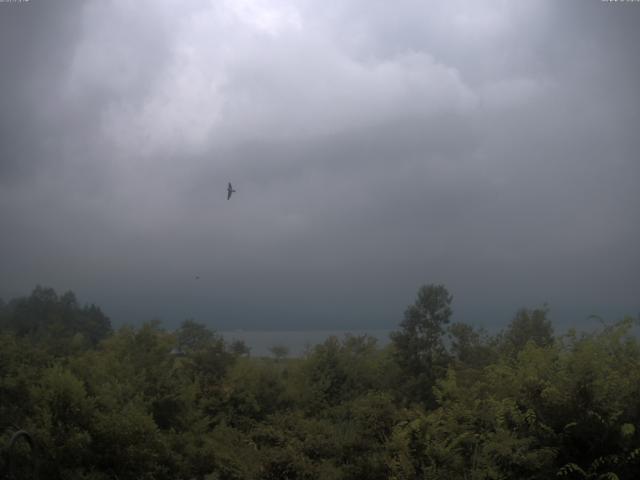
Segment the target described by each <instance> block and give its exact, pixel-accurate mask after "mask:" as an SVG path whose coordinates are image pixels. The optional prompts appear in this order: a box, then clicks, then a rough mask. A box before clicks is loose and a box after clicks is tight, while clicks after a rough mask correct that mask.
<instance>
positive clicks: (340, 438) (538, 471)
mask: <svg viewBox="0 0 640 480" xmlns="http://www.w3.org/2000/svg"><path fill="white" fill-rule="evenodd" d="M451 303H452V297H451V295H450V294H449V293H448V292H447V290H446V288H444V287H443V286H439V285H430V286H425V287H422V288H421V289H420V290H419V291H418V295H417V298H416V301H415V304H413V305H411V306H409V307H408V309H407V310H406V312H405V316H404V320H403V321H402V322H401V323H400V325H399V328H398V330H397V331H396V332H394V333H393V335H392V342H391V344H390V345H389V346H388V347H385V348H380V347H378V346H377V345H376V342H375V340H374V339H372V338H370V337H367V336H363V337H349V336H347V337H345V338H343V339H338V338H334V337H332V338H328V339H327V340H326V341H325V342H324V343H322V344H320V345H317V346H316V347H314V348H313V349H312V350H310V351H309V352H308V353H307V354H306V355H305V356H304V357H302V358H286V350H285V351H281V349H280V350H277V351H276V349H274V358H254V357H251V356H250V355H249V352H248V349H247V348H246V346H245V345H243V344H242V343H239V342H236V343H234V344H229V343H227V342H225V340H224V339H223V338H221V337H220V336H219V335H217V334H215V333H214V332H212V331H210V330H209V329H207V328H206V327H205V326H204V325H201V324H198V323H197V322H195V321H185V322H184V323H183V324H182V326H181V327H180V328H179V329H177V330H176V331H174V332H169V331H165V330H164V329H162V327H161V325H160V324H159V323H157V322H149V323H146V324H144V325H142V326H140V327H139V328H133V327H123V328H120V329H119V330H117V331H115V332H114V331H112V329H111V325H110V322H109V320H108V318H107V317H106V316H105V315H104V314H103V313H102V312H101V311H100V309H99V308H97V307H95V306H89V307H81V306H79V305H78V303H77V301H76V298H75V296H74V295H73V294H72V293H66V294H64V295H62V296H58V295H57V294H56V293H55V292H54V291H53V290H51V289H46V288H41V287H38V288H36V289H35V290H34V291H33V293H32V294H31V295H30V296H29V297H26V298H19V299H14V300H11V301H9V302H8V303H6V304H5V303H0V328H1V333H0V422H1V423H2V427H3V430H2V432H1V434H2V436H1V437H0V441H1V443H0V446H4V445H7V444H8V442H9V439H10V437H11V435H12V434H13V433H15V431H16V430H17V429H19V428H22V429H25V430H26V431H27V432H29V433H30V434H31V437H32V438H33V442H34V447H33V451H32V450H31V449H30V448H29V447H28V444H27V443H26V442H19V441H18V442H16V443H15V444H14V445H13V448H12V449H11V450H8V449H5V450H4V451H3V452H2V458H0V477H1V476H2V471H3V470H4V472H5V475H8V476H9V477H11V476H16V477H20V476H23V477H25V478H26V477H29V476H34V477H37V478H48V479H76V478H77V479H107V478H117V479H145V478H146V479H191V478H201V479H202V478H209V479H274V480H275V479H278V480H280V479H423V478H424V479H431V478H433V479H543V478H544V479H548V478H566V479H583V478H584V479H598V478H609V479H615V478H620V479H632V478H640V431H639V427H640V344H639V343H638V341H637V339H636V338H635V337H634V336H633V328H634V327H635V320H633V319H631V318H630V317H628V318H625V319H623V320H621V321H620V322H618V323H616V324H612V325H608V326H603V328H602V329H600V330H599V331H596V332H590V333H582V334H578V333H576V332H569V333H568V334H567V335H564V336H561V337H557V336H554V332H553V328H552V325H551V323H550V322H549V320H548V318H547V317H548V312H547V310H546V308H540V309H534V310H521V311H519V312H517V314H516V315H515V317H514V318H513V320H512V322H511V323H510V324H509V325H508V326H507V327H506V328H505V330H504V331H503V332H501V333H500V334H498V335H495V336H490V335H488V334H486V333H484V332H482V331H478V330H476V329H475V328H473V327H472V326H470V325H466V324H462V323H454V324H452V323H451V322H450V317H451ZM34 459H35V461H34ZM9 462H12V465H9Z"/></svg>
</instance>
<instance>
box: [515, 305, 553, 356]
mask: <svg viewBox="0 0 640 480" xmlns="http://www.w3.org/2000/svg"><path fill="white" fill-rule="evenodd" d="M548 313H549V308H548V307H547V306H546V305H544V306H543V307H542V308H536V309H534V310H527V309H526V308H523V309H521V310H518V312H517V313H516V315H515V317H514V318H513V320H511V323H510V324H509V326H508V327H507V329H506V331H505V333H504V335H503V348H504V349H505V350H506V351H507V352H511V353H513V354H516V353H518V352H519V351H520V350H522V349H523V348H524V346H525V345H526V344H527V343H528V342H530V341H531V342H533V343H535V344H536V345H537V346H538V347H547V346H549V345H552V344H553V340H554V337H553V325H552V324H551V321H550V320H549V319H548V318H547V315H548Z"/></svg>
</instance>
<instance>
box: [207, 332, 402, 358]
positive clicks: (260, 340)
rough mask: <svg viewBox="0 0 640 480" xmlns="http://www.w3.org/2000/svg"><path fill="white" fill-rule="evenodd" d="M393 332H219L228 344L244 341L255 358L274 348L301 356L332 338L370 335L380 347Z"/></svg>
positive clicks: (265, 354) (268, 352)
mask: <svg viewBox="0 0 640 480" xmlns="http://www.w3.org/2000/svg"><path fill="white" fill-rule="evenodd" d="M391 331H392V330H310V331H296V330H291V331H252V330H247V331H245V330H234V331H227V332H218V333H219V334H221V335H222V336H223V337H224V339H225V340H226V341H227V342H231V341H233V340H242V341H244V342H245V343H246V344H247V346H248V347H249V348H250V349H251V355H252V356H255V357H260V356H267V355H271V352H270V351H269V349H270V348H271V347H273V346H276V345H278V346H280V345H281V346H284V347H287V348H288V349H289V355H290V356H292V357H294V356H300V355H302V354H303V353H304V352H305V350H306V349H307V348H309V347H313V346H314V345H317V344H319V343H322V342H324V341H325V340H326V339H327V338H329V337H330V336H332V335H333V336H336V337H338V338H340V339H342V338H343V337H344V336H345V335H354V336H358V335H369V336H371V337H374V338H375V339H376V340H377V341H378V345H379V346H384V345H387V344H388V343H389V341H390V340H389V334H390V333H391Z"/></svg>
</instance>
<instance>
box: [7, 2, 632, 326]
mask: <svg viewBox="0 0 640 480" xmlns="http://www.w3.org/2000/svg"><path fill="white" fill-rule="evenodd" d="M52 5H53V3H47V4H46V5H45V4H44V3H43V4H40V3H37V2H28V5H27V7H28V8H23V7H22V6H20V5H13V6H12V5H0V6H2V10H0V18H1V20H0V21H2V22H3V25H4V24H6V25H7V26H8V29H7V30H5V29H2V30H0V31H2V35H3V39H4V37H8V38H17V39H19V40H21V43H24V45H23V49H22V50H18V49H16V48H9V47H8V46H7V44H6V43H5V42H3V46H2V48H3V50H2V58H1V60H2V66H3V72H4V71H10V72H11V73H9V74H7V75H6V76H5V75H3V76H2V82H3V83H2V85H3V87H4V88H3V90H2V92H1V94H0V95H1V96H0V98H1V101H2V105H3V106H6V108H3V109H2V111H1V113H0V116H1V119H0V121H1V122H2V125H3V129H2V139H3V141H2V146H1V147H0V149H2V153H3V157H2V165H1V166H0V173H1V174H2V181H1V182H0V200H1V203H0V214H2V216H3V218H4V219H5V221H4V224H5V226H6V232H8V233H7V234H5V235H3V237H2V239H1V240H0V248H1V250H0V251H1V252H2V256H3V263H4V265H5V273H6V275H5V278H2V279H0V280H1V283H0V295H2V296H3V297H7V296H9V295H13V294H16V293H23V292H25V291H27V290H28V289H29V288H31V287H32V286H33V285H34V284H35V283H44V284H50V285H53V286H55V287H56V288H58V289H66V288H72V289H73V290H75V291H76V292H77V293H78V294H79V295H80V297H81V298H86V299H87V300H90V301H96V302H98V303H99V304H101V305H103V306H104V307H105V309H106V310H107V312H108V313H111V314H112V315H113V316H114V318H115V319H116V320H121V321H123V320H140V319H146V318H150V317H152V316H162V317H164V318H165V319H166V320H169V321H174V322H175V321H177V320H179V319H181V318H184V317H188V316H195V317H196V318H198V319H200V320H203V321H211V322H212V323H213V324H214V325H216V326H218V327H219V328H231V327H233V326H238V327H243V328H276V327H279V326H287V327H289V328H291V327H296V326H297V327H300V328H316V327H318V326H320V325H322V326H327V325H329V326H332V327H339V326H341V325H344V326H360V327H366V326H375V327H380V326H393V325H395V323H396V322H397V320H398V319H399V317H400V316H401V313H402V310H403V309H404V307H405V306H406V304H407V303H409V302H410V301H412V296H413V294H414V292H415V290H416V288H417V287H418V286H419V285H420V284H421V283H428V282H444V283H445V284H446V285H447V286H448V287H449V288H450V289H451V290H452V291H453V293H454V295H455V297H456V311H457V312H459V314H460V316H461V318H466V319H467V320H470V321H476V322H484V323H485V324H486V325H490V324H492V322H494V321H495V319H496V317H499V319H498V320H497V321H498V322H501V321H505V320H506V318H504V317H503V316H502V315H504V314H505V313H506V314H508V313H509V312H511V311H512V310H514V309H515V308H518V307H520V306H523V305H538V304H540V303H542V302H544V301H549V302H550V303H551V306H552V309H555V311H557V312H569V313H568V314H567V315H569V317H570V316H571V315H574V316H573V317H572V319H571V320H570V321H573V320H575V319H576V318H580V317H581V316H582V317H584V315H586V314H588V313H591V312H592V311H598V312H601V313H604V314H607V312H610V313H611V312H615V313H616V314H618V313H619V312H624V311H627V312H629V313H634V312H635V310H636V309H637V308H638V300H637V292H638V291H640V284H639V283H638V277H637V274H636V272H637V271H638V267H640V260H639V255H638V252H637V248H636V247H635V241H636V239H637V238H638V236H639V234H640V226H639V225H640V222H638V221H637V219H638V207H637V205H638V204H640V202H639V200H640V199H639V198H638V196H639V195H638V189H637V186H636V183H637V179H638V178H639V177H640V171H639V170H640V168H639V165H638V161H637V151H638V146H639V145H638V143H639V141H638V139H637V135H636V131H637V125H638V121H639V118H638V115H639V112H640V105H639V100H638V98H640V97H639V96H638V95H637V85H638V84H640V81H639V80H640V78H639V77H640V64H639V62H640V60H639V59H638V56H637V55H635V53H634V52H635V49H634V45H636V44H637V40H638V34H637V33H636V30H637V29H636V28H635V26H637V24H638V20H639V19H640V8H637V5H635V4H632V3H629V4H621V3H619V4H608V3H606V2H563V3H559V2H526V3H525V2H518V4H517V5H516V4H512V3H502V2H458V1H452V2H412V1H406V2H399V3H397V4H394V8H393V10H391V9H390V8H389V7H388V4H387V2H370V1H367V2H363V1H361V2H359V1H352V2H341V3H339V4H335V5H326V6H324V7H323V8H322V9H321V10H318V8H317V5H315V4H314V2H287V1H275V0H273V1H271V0H262V1H245V0H243V1H227V2H204V1H203V2H188V3H187V4H186V5H185V4H180V5H177V4H174V3H172V2H151V1H141V2H136V3H134V4H132V3H128V2H109V3H105V2H82V3H81V4H76V3H71V2H69V3H64V2H63V3H57V4H55V5H56V7H55V8H54V7H53V6H52ZM61 5H63V6H64V7H61ZM9 8H12V9H11V10H10V9H9ZM7 12H8V13H7ZM9 27H10V28H9ZM28 27H29V28H35V29H36V30H37V34H35V35H27V34H26V33H24V32H25V30H26V29H27V28H28ZM36 27H37V28H36ZM7 32H9V33H7ZM11 32H12V33H11ZM54 38H55V39H56V41H53V39H54ZM5 66H7V67H9V68H8V69H6V68H5ZM25 131H27V132H29V133H28V135H25ZM18 172H19V175H18ZM227 181H232V182H233V183H234V186H235V187H236V188H237V190H238V192H237V194H236V195H234V196H233V197H232V199H231V200H230V201H227V200H226V198H225V195H226V194H225V189H226V183H227ZM196 275H198V276H199V277H200V280H198V281H197V282H196V281H195V276H196ZM557 319H558V320H562V319H561V318H557Z"/></svg>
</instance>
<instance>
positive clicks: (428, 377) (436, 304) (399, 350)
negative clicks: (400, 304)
mask: <svg viewBox="0 0 640 480" xmlns="http://www.w3.org/2000/svg"><path fill="white" fill-rule="evenodd" d="M452 300H453V296H452V295H451V294H450V293H449V291H448V290H447V289H446V288H445V287H444V285H434V284H431V285H423V286H422V287H420V289H419V290H418V295H417V297H416V301H415V303H414V304H413V305H410V306H409V307H408V308H407V310H406V311H405V312H404V320H403V321H402V322H401V323H400V327H401V330H400V331H397V332H393V333H392V334H391V340H392V341H393V344H394V346H395V357H396V360H397V362H398V364H399V365H400V367H401V368H402V370H403V371H404V372H405V374H406V377H407V385H406V386H407V393H409V395H410V398H411V399H413V400H418V401H424V402H426V403H427V404H431V403H432V402H433V393H432V392H431V389H432V388H433V385H434V384H435V381H436V379H438V378H440V377H441V376H442V375H443V374H444V371H445V369H446V358H447V355H446V350H445V347H444V343H443V335H444V332H445V330H444V327H445V325H446V324H448V323H449V320H450V318H451V314H452V310H451V302H452Z"/></svg>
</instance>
